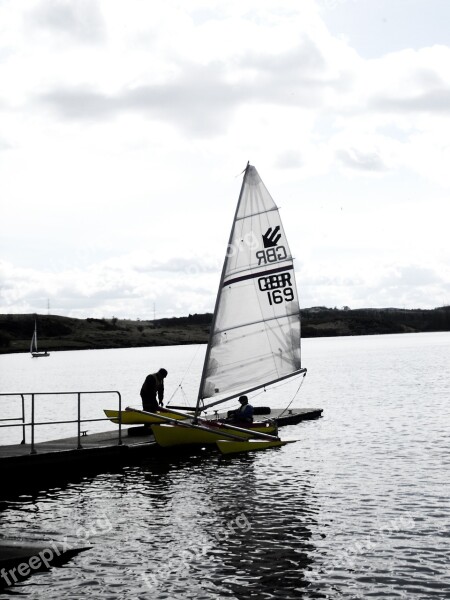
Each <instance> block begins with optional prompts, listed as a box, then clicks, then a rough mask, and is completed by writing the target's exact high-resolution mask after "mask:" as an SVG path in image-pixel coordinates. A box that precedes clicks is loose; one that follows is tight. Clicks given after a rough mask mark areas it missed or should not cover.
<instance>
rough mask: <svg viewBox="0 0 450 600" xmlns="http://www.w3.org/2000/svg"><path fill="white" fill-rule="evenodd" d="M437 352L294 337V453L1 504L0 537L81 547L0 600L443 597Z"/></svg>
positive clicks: (446, 388)
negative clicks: (304, 418)
mask: <svg viewBox="0 0 450 600" xmlns="http://www.w3.org/2000/svg"><path fill="white" fill-rule="evenodd" d="M449 351H450V335H449V334H430V335H428V334H419V335H403V336H374V337H364V338H336V339H323V340H306V342H305V345H304V362H305V365H306V366H308V367H309V375H308V378H307V383H305V385H304V387H303V389H302V393H301V396H300V397H299V399H298V400H297V402H296V404H297V405H303V406H320V407H322V408H324V417H323V418H322V419H320V420H317V421H310V422H305V423H302V424H299V425H296V426H292V427H289V428H284V429H283V430H282V433H283V436H284V437H296V438H298V439H299V441H298V442H297V443H296V444H290V445H288V446H285V447H283V448H280V449H276V450H270V451H266V452H260V453H254V454H252V455H250V454H249V455H244V456H238V457H234V458H221V457H220V456H218V455H217V454H214V453H207V452H205V451H201V450H199V451H197V452H196V453H194V454H187V453H183V455H182V456H181V457H180V456H178V457H177V456H175V455H173V454H172V455H168V454H167V453H164V452H162V453H161V454H160V456H159V457H154V458H152V459H149V460H147V461H145V462H143V463H141V464H138V465H134V466H130V467H128V468H126V469H124V470H121V471H118V472H116V473H108V474H100V475H98V476H96V477H91V478H86V479H84V480H82V481H78V482H73V483H70V484H67V485H66V486H64V487H62V488H58V489H52V490H49V491H42V492H39V493H38V494H36V495H34V496H22V497H20V498H12V497H11V498H10V499H8V498H7V496H8V494H7V492H4V496H6V499H5V500H4V501H3V502H1V505H0V506H1V512H0V523H1V527H2V534H3V535H9V536H21V535H22V536H26V537H28V538H46V539H51V538H55V539H58V540H61V539H64V538H65V537H66V536H67V541H68V542H69V543H71V544H73V545H77V544H78V545H84V543H85V541H86V540H88V541H89V542H90V544H91V549H90V550H89V551H87V552H84V553H83V554H80V555H79V556H77V557H76V558H75V559H73V560H72V561H71V562H70V563H68V564H67V565H66V566H64V567H62V568H55V569H52V570H51V571H49V572H47V573H42V574H39V575H36V576H35V577H33V578H31V579H29V580H28V581H26V582H25V583H23V584H20V585H17V586H15V587H14V588H11V589H10V590H9V591H8V592H4V593H3V595H2V597H6V596H7V595H14V596H16V597H20V598H21V597H26V598H33V599H34V598H44V599H50V598H55V599H56V598H85V597H86V598H87V597H90V598H105V599H107V598H108V599H111V600H112V599H114V600H115V599H122V598H145V599H147V598H158V599H162V598H167V599H178V598H180V599H181V598H183V599H184V598H192V599H203V598H204V599H212V598H220V599H221V598H239V599H241V598H242V599H247V598H249V599H250V598H252V599H253V598H255V599H257V598H258V599H259V598H263V599H264V598H267V599H270V598H284V599H290V598H333V599H335V598H336V599H340V598H343V599H351V598H376V599H381V598H388V599H391V598H392V599H393V598H408V599H409V598H414V599H433V598H448V597H450V572H449V558H450V544H449V542H450V523H449V514H450V513H449V497H450V494H449V483H448V482H449V466H450V457H449V441H450V438H449V434H450V407H449V398H450V379H449V375H448V367H449V361H448V357H449ZM0 595H1V594H0Z"/></svg>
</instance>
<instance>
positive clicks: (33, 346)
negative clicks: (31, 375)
mask: <svg viewBox="0 0 450 600" xmlns="http://www.w3.org/2000/svg"><path fill="white" fill-rule="evenodd" d="M30 353H31V356H32V358H40V357H42V356H50V354H49V353H48V352H47V351H45V352H39V351H38V343H37V323H36V319H35V320H34V332H33V337H32V338H31V344H30Z"/></svg>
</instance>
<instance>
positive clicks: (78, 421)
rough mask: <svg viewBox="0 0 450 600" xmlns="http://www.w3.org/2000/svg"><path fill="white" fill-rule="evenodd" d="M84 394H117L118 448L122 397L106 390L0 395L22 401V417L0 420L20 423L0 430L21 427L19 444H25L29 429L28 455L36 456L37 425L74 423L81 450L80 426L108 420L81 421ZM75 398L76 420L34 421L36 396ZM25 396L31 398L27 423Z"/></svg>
mask: <svg viewBox="0 0 450 600" xmlns="http://www.w3.org/2000/svg"><path fill="white" fill-rule="evenodd" d="M83 394H85V395H88V394H117V396H118V401H119V416H118V425H119V439H118V443H117V445H118V446H121V445H122V396H121V394H120V392H118V391H117V390H108V391H103V390H102V391H98V390H97V391H94V392H35V393H11V394H0V397H1V396H20V398H21V399H22V416H21V417H14V418H8V419H0V422H5V421H21V423H17V424H15V423H14V424H9V425H0V428H2V427H22V441H21V442H20V443H21V444H25V443H26V442H25V438H26V428H27V427H31V452H30V454H37V451H36V448H35V443H34V428H35V427H37V426H39V425H66V424H70V423H76V424H77V450H82V449H83V446H82V444H81V433H82V429H81V424H82V423H94V422H96V421H109V420H110V419H108V418H106V417H103V418H101V419H82V418H81V396H82V395H83ZM69 395H71V396H74V395H76V396H77V418H76V419H72V420H70V421H42V422H36V421H35V401H36V396H69ZM25 396H30V397H31V420H30V422H29V423H26V419H25Z"/></svg>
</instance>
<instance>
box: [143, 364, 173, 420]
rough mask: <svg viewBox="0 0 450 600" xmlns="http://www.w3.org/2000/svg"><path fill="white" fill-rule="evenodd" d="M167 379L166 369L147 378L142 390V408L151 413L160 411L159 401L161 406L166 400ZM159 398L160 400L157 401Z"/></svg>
mask: <svg viewBox="0 0 450 600" xmlns="http://www.w3.org/2000/svg"><path fill="white" fill-rule="evenodd" d="M166 377H167V371H166V369H159V371H158V372H157V373H151V374H150V375H147V377H146V378H145V381H144V384H143V385H142V388H141V398H142V408H143V409H144V410H148V411H149V412H156V411H157V410H158V408H159V407H158V400H159V404H160V406H162V405H163V399H164V379H165V378H166ZM156 396H158V400H157V399H156Z"/></svg>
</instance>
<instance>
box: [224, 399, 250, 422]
mask: <svg viewBox="0 0 450 600" xmlns="http://www.w3.org/2000/svg"><path fill="white" fill-rule="evenodd" d="M239 402H240V403H241V406H240V407H239V408H238V409H236V410H229V411H228V415H227V417H228V418H227V421H230V422H232V423H253V406H252V405H251V404H249V403H248V398H247V396H241V397H240V398H239Z"/></svg>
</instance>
